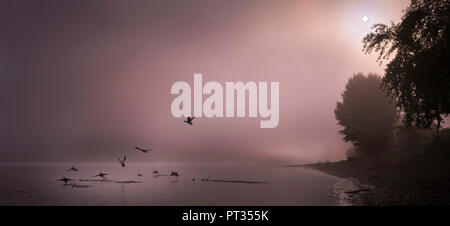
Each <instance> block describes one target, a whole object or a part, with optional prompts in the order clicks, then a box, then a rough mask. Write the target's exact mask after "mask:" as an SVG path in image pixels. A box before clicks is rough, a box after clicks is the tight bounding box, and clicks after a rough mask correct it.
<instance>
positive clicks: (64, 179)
mask: <svg viewBox="0 0 450 226" xmlns="http://www.w3.org/2000/svg"><path fill="white" fill-rule="evenodd" d="M72 180H73V179H70V178H67V177H63V178H61V179H59V180H57V181H63V182H64V184H67V183H68V182H70V181H72Z"/></svg>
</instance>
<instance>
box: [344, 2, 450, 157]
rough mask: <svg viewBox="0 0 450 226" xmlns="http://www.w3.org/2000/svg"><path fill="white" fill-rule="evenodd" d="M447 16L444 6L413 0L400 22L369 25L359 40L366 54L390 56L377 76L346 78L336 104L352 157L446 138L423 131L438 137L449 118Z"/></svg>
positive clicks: (449, 9) (448, 5)
mask: <svg viewBox="0 0 450 226" xmlns="http://www.w3.org/2000/svg"><path fill="white" fill-rule="evenodd" d="M449 15H450V2H449V1H442V0H430V1H424V0H413V1H412V2H411V4H410V6H409V7H408V8H407V9H406V10H405V11H404V15H403V17H402V20H401V22H400V23H397V24H396V23H392V24H391V25H390V26H388V25H385V24H375V25H374V26H373V28H374V29H375V31H374V32H373V33H370V34H368V35H366V37H365V38H364V39H363V44H364V50H365V52H366V53H370V52H372V51H376V52H378V53H379V60H387V59H390V57H391V55H393V57H392V60H391V61H390V62H388V63H387V65H386V68H385V74H384V76H382V77H381V76H377V75H373V74H369V75H367V76H364V75H363V74H362V73H359V74H355V75H354V76H353V77H352V78H350V80H349V81H348V83H347V85H346V87H345V90H344V92H343V94H342V99H343V100H342V102H338V103H337V106H336V110H335V115H336V119H337V120H338V122H339V124H340V125H341V126H343V127H344V129H343V130H342V131H340V133H342V134H343V135H344V140H345V141H348V142H352V143H353V144H354V146H355V147H356V154H377V153H381V152H383V151H386V150H388V149H392V148H399V147H404V148H406V147H409V146H411V145H410V144H408V142H417V141H419V140H420V139H425V137H426V139H433V138H430V136H431V137H439V138H436V139H441V140H442V139H447V140H448V139H449V137H448V136H447V135H446V134H447V133H448V131H441V133H440V134H433V133H432V132H430V131H426V130H431V129H433V130H435V131H436V133H439V132H440V130H441V128H442V124H443V120H444V119H445V117H447V116H448V114H449V113H450V75H449V70H450V69H449V65H450V60H449V59H450V54H449V44H450V43H449V29H448V27H449V24H450V17H449ZM430 134H433V135H430ZM410 137H414V138H410ZM403 142H404V143H403ZM401 143H403V144H401ZM430 145H431V144H430Z"/></svg>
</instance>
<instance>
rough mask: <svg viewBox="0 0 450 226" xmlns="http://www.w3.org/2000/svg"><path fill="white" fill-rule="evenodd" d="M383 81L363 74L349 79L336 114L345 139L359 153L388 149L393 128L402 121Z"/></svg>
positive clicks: (371, 152) (375, 76) (372, 75)
mask: <svg viewBox="0 0 450 226" xmlns="http://www.w3.org/2000/svg"><path fill="white" fill-rule="evenodd" d="M380 85H381V78H380V77H379V76H377V75H375V74H369V75H368V76H364V75H363V74H362V73H358V74H355V75H353V77H352V78H350V79H349V81H348V83H347V85H346V86H345V90H344V92H343V93H342V102H337V105H336V110H335V111H334V113H335V116H336V119H337V120H338V124H339V125H341V126H343V127H344V129H343V130H341V131H340V133H341V134H343V135H344V140H345V141H347V142H349V141H350V142H352V143H353V144H354V145H355V146H356V147H358V149H357V150H358V151H359V152H363V153H358V154H364V153H365V154H374V153H379V152H381V151H383V150H385V149H386V147H387V144H388V141H389V138H390V134H391V132H392V126H393V124H394V123H395V121H396V119H397V118H398V114H397V108H396V106H395V104H393V103H392V98H391V97H390V96H389V95H387V92H386V91H383V90H382V89H380Z"/></svg>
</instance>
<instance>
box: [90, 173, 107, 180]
mask: <svg viewBox="0 0 450 226" xmlns="http://www.w3.org/2000/svg"><path fill="white" fill-rule="evenodd" d="M106 175H108V174H107V173H102V172H100V173H98V174H97V175H95V176H92V177H101V178H103V179H105V176H106Z"/></svg>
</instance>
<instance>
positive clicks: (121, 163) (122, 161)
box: [118, 156, 127, 167]
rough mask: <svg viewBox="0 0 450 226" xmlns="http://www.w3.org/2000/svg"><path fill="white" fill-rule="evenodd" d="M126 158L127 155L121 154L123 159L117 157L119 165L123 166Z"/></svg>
mask: <svg viewBox="0 0 450 226" xmlns="http://www.w3.org/2000/svg"><path fill="white" fill-rule="evenodd" d="M126 159H127V156H123V160H120V158H118V160H119V162H120V165H122V167H125V160H126Z"/></svg>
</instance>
